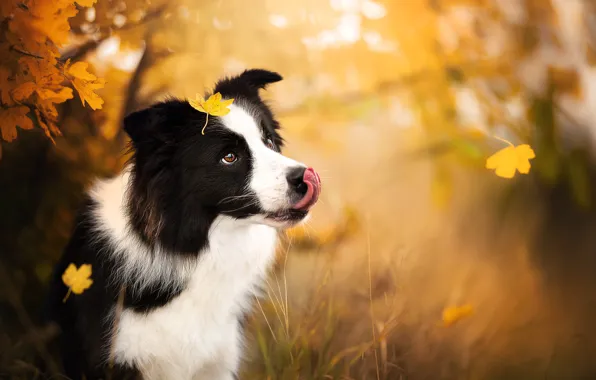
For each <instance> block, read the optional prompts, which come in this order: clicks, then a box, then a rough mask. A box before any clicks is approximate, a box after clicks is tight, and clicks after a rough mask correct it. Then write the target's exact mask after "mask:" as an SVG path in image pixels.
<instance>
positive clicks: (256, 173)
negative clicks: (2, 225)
mask: <svg viewBox="0 0 596 380" xmlns="http://www.w3.org/2000/svg"><path fill="white" fill-rule="evenodd" d="M281 79H282V78H281V76H280V75H279V74H277V73H274V72H270V71H266V70H259V69H255V70H248V71H245V72H243V73H242V74H240V75H238V76H235V77H232V78H226V79H223V80H221V81H219V82H218V83H217V84H216V86H215V89H214V93H216V92H219V93H221V94H222V96H223V98H224V99H230V98H234V102H233V104H232V105H231V106H230V110H231V111H230V112H229V114H227V115H225V116H221V117H213V116H210V117H209V119H208V124H207V127H206V129H205V134H204V135H203V134H202V133H201V129H202V128H203V125H204V124H205V117H206V114H204V113H202V112H199V111H197V110H195V109H194V108H193V107H192V106H191V105H190V104H189V103H188V102H186V101H181V100H168V101H165V102H162V103H158V104H155V105H153V106H151V107H150V108H147V109H144V110H141V111H137V112H135V113H133V114H131V115H129V116H127V117H126V118H125V120H124V129H125V131H126V132H127V133H128V135H129V136H130V138H131V140H132V149H133V156H132V157H133V158H132V159H131V162H130V164H129V165H128V166H127V168H126V169H125V170H124V171H123V172H122V173H121V174H120V175H118V176H116V177H115V178H112V179H108V180H98V181H97V182H96V183H95V184H94V186H93V187H92V189H91V191H90V192H89V196H88V200H87V202H86V203H85V205H84V207H83V208H82V210H81V212H80V215H79V218H78V221H77V223H76V226H75V229H74V233H73V236H72V238H71V241H70V243H69V244H68V246H67V247H66V250H65V252H64V255H63V257H62V259H61V261H60V263H59V264H58V265H57V268H56V271H55V276H54V279H53V283H52V285H51V287H52V288H51V289H52V293H53V296H52V297H51V306H52V318H53V320H55V321H57V322H58V324H59V325H60V326H61V329H62V343H63V344H62V349H63V356H64V361H65V367H66V371H67V375H68V376H69V377H70V378H72V379H80V378H83V376H84V378H86V379H87V380H91V379H100V378H105V373H106V372H107V371H106V369H107V366H108V363H109V362H113V363H114V365H115V367H114V368H113V371H115V372H114V375H113V376H112V378H114V377H119V376H126V377H128V375H130V374H133V375H135V376H138V377H141V378H143V379H149V380H153V379H172V380H186V379H206V380H224V379H230V380H231V379H234V378H236V376H237V371H238V366H239V362H240V358H241V351H242V344H243V343H242V331H241V319H242V318H243V316H244V314H245V313H247V312H248V311H249V308H250V305H251V303H252V297H253V296H254V294H255V292H257V291H258V288H259V286H260V284H261V281H262V280H263V279H264V277H265V276H266V274H267V270H268V268H269V267H270V265H271V264H272V261H273V258H274V252H275V246H276V239H277V233H278V230H279V229H280V228H287V227H289V226H292V225H294V224H296V223H299V222H300V221H302V220H304V219H305V217H306V216H307V214H308V212H309V209H310V207H311V206H312V205H313V204H314V203H315V202H316V201H317V199H318V196H319V193H320V189H321V181H320V178H319V176H318V174H317V173H316V172H315V171H314V170H313V169H311V168H307V167H306V166H305V165H303V164H302V163H300V162H297V161H294V160H292V159H290V158H287V157H285V156H283V155H282V154H281V153H280V149H281V146H282V141H283V140H282V138H281V137H280V135H279V124H278V122H277V121H276V120H275V118H274V116H273V114H272V112H271V110H270V109H269V108H268V107H267V105H266V104H265V103H264V102H263V101H262V100H261V98H260V96H259V90H260V89H263V88H265V87H266V86H267V85H268V84H270V83H274V82H278V81H280V80H281ZM70 263H74V264H75V265H77V266H80V265H81V264H84V263H88V264H91V265H92V269H93V273H92V280H93V285H92V286H91V287H90V288H89V289H87V290H86V291H85V292H84V293H83V294H80V295H71V296H70V298H68V300H67V301H66V302H62V299H63V297H64V296H65V295H66V293H67V290H68V289H67V288H66V286H65V285H64V284H63V283H62V280H61V275H62V273H63V272H64V271H65V269H66V268H67V266H68V265H69V264H70ZM120 295H122V298H121V299H123V308H122V309H121V311H119V312H118V311H117V310H120V309H119V308H117V305H118V304H119V303H118V298H119V296H120ZM116 317H118V320H117V323H115V320H116ZM110 358H111V360H110Z"/></svg>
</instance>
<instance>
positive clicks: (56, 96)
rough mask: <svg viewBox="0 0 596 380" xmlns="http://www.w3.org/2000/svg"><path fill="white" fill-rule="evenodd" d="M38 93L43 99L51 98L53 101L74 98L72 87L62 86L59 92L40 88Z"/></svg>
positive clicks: (59, 101)
mask: <svg viewBox="0 0 596 380" xmlns="http://www.w3.org/2000/svg"><path fill="white" fill-rule="evenodd" d="M37 94H38V95H39V98H40V99H42V100H49V101H51V102H52V103H64V102H65V101H67V100H68V99H72V97H73V95H72V88H68V87H62V88H61V89H60V90H59V91H58V92H56V91H52V90H48V89H42V90H38V91H37Z"/></svg>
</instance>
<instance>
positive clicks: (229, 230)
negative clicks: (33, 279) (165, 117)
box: [90, 169, 275, 290]
mask: <svg viewBox="0 0 596 380" xmlns="http://www.w3.org/2000/svg"><path fill="white" fill-rule="evenodd" d="M130 179H131V174H130V171H129V170H128V169H126V170H124V171H122V172H121V173H120V174H119V175H117V176H116V177H113V178H111V179H103V180H98V181H97V182H96V183H95V184H94V186H93V187H92V189H91V191H90V196H91V198H92V200H93V201H94V203H95V206H94V209H93V214H92V218H93V221H92V223H93V226H94V229H95V231H96V232H97V233H98V234H99V236H101V237H103V238H106V240H107V241H108V242H109V245H110V246H111V248H112V249H111V250H110V254H111V255H113V256H114V257H115V258H116V259H117V262H118V265H117V268H116V273H114V275H115V276H116V277H115V278H116V279H121V280H126V282H127V285H129V286H131V288H132V289H133V290H134V289H136V290H143V289H146V288H154V287H158V288H163V289H177V288H178V289H179V288H181V287H184V286H185V284H186V283H187V282H188V280H189V278H190V276H191V275H192V274H193V273H194V272H195V270H196V267H197V263H198V262H199V261H200V260H201V261H211V263H210V264H209V265H215V266H218V265H229V263H230V262H231V261H232V260H235V259H241V261H245V260H246V259H247V258H246V257H242V249H241V248H242V245H243V244H254V243H256V244H259V242H258V239H259V236H260V235H261V234H262V233H264V234H265V235H267V236H270V235H271V234H273V235H275V230H274V229H273V228H271V227H268V226H264V225H258V224H254V223H250V222H248V221H243V220H238V219H235V218H231V217H227V216H218V217H217V218H216V220H215V221H214V222H213V223H212V226H211V227H210V230H209V242H208V244H207V245H206V248H205V249H203V252H197V255H196V256H185V255H178V254H176V253H175V252H168V251H167V250H165V249H163V248H162V247H160V245H159V244H155V245H153V246H149V245H147V244H146V243H144V242H143V241H142V239H141V238H140V237H139V235H138V234H137V233H135V231H133V228H132V226H131V223H130V216H129V214H128V212H127V203H128V198H127V197H128V196H129V192H128V190H129V181H130ZM242 239H244V240H246V239H248V240H255V239H256V240H255V241H254V242H253V241H246V242H243V243H242V242H240V243H239V242H238V240H242ZM274 240H275V239H274ZM228 247H229V248H228ZM222 250H223V251H224V252H222ZM228 250H237V251H238V252H225V251H228ZM222 255H225V257H222ZM267 255H269V253H267ZM235 256H238V257H235ZM249 259H250V258H249ZM266 261H267V262H268V261H269V259H266Z"/></svg>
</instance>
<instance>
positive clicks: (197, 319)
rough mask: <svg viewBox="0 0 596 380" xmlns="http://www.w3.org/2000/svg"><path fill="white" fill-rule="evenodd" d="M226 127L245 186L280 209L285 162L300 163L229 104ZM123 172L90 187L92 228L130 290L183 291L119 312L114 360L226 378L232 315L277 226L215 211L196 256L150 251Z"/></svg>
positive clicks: (162, 375)
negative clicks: (243, 158)
mask: <svg viewBox="0 0 596 380" xmlns="http://www.w3.org/2000/svg"><path fill="white" fill-rule="evenodd" d="M222 119H223V123H224V125H225V127H227V128H229V129H231V130H233V131H235V132H237V133H239V134H241V135H243V136H244V137H245V139H246V141H247V143H248V145H249V148H250V150H251V153H252V155H253V159H254V167H253V175H252V177H251V180H250V185H249V186H250V187H251V188H252V189H253V190H254V191H255V193H256V194H257V195H258V198H259V201H260V202H261V203H262V207H263V208H265V209H266V210H270V211H275V210H277V209H279V208H282V207H287V206H288V205H289V204H288V202H289V201H288V200H287V190H288V184H287V181H286V177H285V174H286V172H287V170H288V168H290V167H293V166H297V165H302V164H300V163H298V162H296V161H294V160H291V159H289V158H286V157H284V156H282V155H281V154H279V153H277V152H274V151H272V150H270V149H269V148H267V147H266V145H265V144H264V143H263V142H262V136H261V134H260V131H259V128H258V126H257V122H256V121H255V120H254V119H253V117H252V116H251V115H250V114H249V113H248V112H246V111H245V110H244V109H243V108H241V107H239V106H236V105H232V106H231V112H230V113H229V114H228V115H226V116H224V117H222ZM128 181H129V172H128V171H126V170H125V171H124V172H123V173H122V174H120V175H119V176H118V177H116V178H114V179H111V180H106V181H101V182H98V183H97V184H96V186H95V187H94V188H93V189H92V191H91V195H92V197H93V198H94V199H95V201H97V203H98V205H99V206H98V207H97V209H96V210H95V215H94V218H95V222H96V229H97V232H99V233H100V234H101V235H102V236H107V237H108V238H109V241H110V243H111V244H112V248H115V249H114V251H113V254H114V255H117V256H119V257H120V258H121V259H122V260H121V261H122V265H121V267H120V268H119V272H118V273H117V275H119V276H122V278H126V279H127V282H128V283H130V284H131V285H130V286H132V287H133V290H135V289H136V290H139V289H143V288H147V287H153V286H160V285H168V286H174V287H178V288H179V289H183V290H182V292H181V294H180V295H179V296H177V297H175V298H174V299H173V300H171V301H170V302H169V303H168V304H166V305H165V306H163V307H159V308H157V309H154V310H152V311H150V312H148V313H147V314H139V313H134V312H132V311H130V310H126V311H124V312H123V313H122V314H121V316H120V320H119V325H118V329H117V332H116V335H115V336H114V337H113V341H114V347H113V350H114V354H115V361H116V362H117V363H129V364H135V365H136V366H138V367H139V368H140V369H141V371H142V372H143V376H144V378H145V379H148V380H153V379H176V380H187V379H188V380H190V379H205V380H224V379H225V380H231V379H232V373H235V372H236V370H237V368H238V365H239V360H240V356H241V355H240V353H241V345H242V340H241V334H240V330H239V326H238V316H239V315H240V314H241V313H243V312H245V311H247V310H248V308H249V307H250V304H251V299H252V297H253V295H254V294H255V292H256V291H257V287H258V286H259V285H260V284H261V282H262V281H263V279H264V277H265V276H266V272H267V270H268V268H269V266H270V264H271V263H272V260H273V258H274V253H275V245H276V239H277V231H276V229H275V228H273V227H272V226H270V225H266V224H263V223H266V222H265V221H263V220H261V219H258V218H252V219H247V220H236V219H233V218H230V217H226V216H220V217H218V218H217V219H216V220H215V221H214V223H213V225H212V227H211V229H210V231H209V245H208V247H209V248H208V249H206V250H205V251H204V252H201V253H200V255H199V259H198V260H182V259H180V258H177V257H176V255H171V254H170V255H168V254H167V253H166V252H163V251H162V250H160V249H157V251H153V252H152V251H151V250H150V248H149V247H148V246H146V245H145V244H144V243H143V242H141V241H140V240H139V239H138V238H136V237H135V235H134V234H133V233H132V231H131V230H130V227H129V222H128V216H127V214H126V212H125V203H126V197H127V188H128Z"/></svg>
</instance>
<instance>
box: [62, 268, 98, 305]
mask: <svg viewBox="0 0 596 380" xmlns="http://www.w3.org/2000/svg"><path fill="white" fill-rule="evenodd" d="M90 277H91V264H83V265H81V266H80V267H79V268H78V269H77V267H76V265H74V264H70V265H69V266H68V268H66V270H65V271H64V274H62V282H64V285H66V286H68V293H66V296H65V297H64V299H63V300H62V301H63V302H66V299H67V298H68V296H70V293H71V292H72V293H74V294H82V293H83V292H84V291H85V290H86V289H88V288H89V287H90V286H91V284H93V280H91V278H90Z"/></svg>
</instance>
